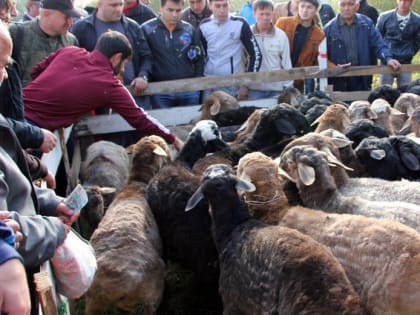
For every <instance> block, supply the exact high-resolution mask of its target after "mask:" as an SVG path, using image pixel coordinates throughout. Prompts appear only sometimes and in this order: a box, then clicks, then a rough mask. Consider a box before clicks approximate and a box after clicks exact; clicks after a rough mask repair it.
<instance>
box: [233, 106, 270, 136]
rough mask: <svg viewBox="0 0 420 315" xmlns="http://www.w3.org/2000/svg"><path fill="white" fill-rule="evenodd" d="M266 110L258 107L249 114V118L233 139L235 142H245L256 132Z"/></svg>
mask: <svg viewBox="0 0 420 315" xmlns="http://www.w3.org/2000/svg"><path fill="white" fill-rule="evenodd" d="M264 110H266V109H264V108H261V109H257V110H255V111H254V112H253V113H252V114H251V115H249V117H248V119H247V120H246V121H245V122H244V123H243V124H242V125H241V127H240V128H239V129H238V130H237V135H236V137H235V139H234V140H233V141H232V142H233V143H242V142H244V141H245V140H246V139H247V138H248V137H249V136H250V135H251V134H252V133H253V132H254V130H255V127H256V125H257V124H258V122H259V120H260V119H261V114H262V112H263V111H264Z"/></svg>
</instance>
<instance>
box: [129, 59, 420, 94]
mask: <svg viewBox="0 0 420 315" xmlns="http://www.w3.org/2000/svg"><path fill="white" fill-rule="evenodd" d="M418 71H420V65H417V64H416V65H401V70H400V71H398V72H418ZM393 72H394V71H393V70H392V69H391V68H390V67H388V66H357V67H348V68H338V67H337V68H328V69H323V70H319V68H318V67H302V68H292V69H290V70H274V71H260V72H246V73H240V74H235V75H227V76H214V77H199V78H191V79H183V80H172V81H162V82H151V83H149V86H148V88H147V90H146V91H145V92H144V93H143V94H144V95H151V94H164V93H174V92H186V91H200V90H205V89H210V88H220V87H225V86H240V85H247V84H249V83H253V82H258V83H266V82H276V81H285V80H296V79H304V78H325V77H335V76H339V77H340V76H360V75H373V74H377V73H393ZM398 72H396V73H398ZM131 92H132V91H131Z"/></svg>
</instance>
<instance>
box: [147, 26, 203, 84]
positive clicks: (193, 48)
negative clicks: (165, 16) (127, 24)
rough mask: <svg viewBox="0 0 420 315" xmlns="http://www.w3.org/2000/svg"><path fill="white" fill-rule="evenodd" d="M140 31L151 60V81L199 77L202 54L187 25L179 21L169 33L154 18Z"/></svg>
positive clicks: (192, 29) (193, 32)
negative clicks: (150, 52) (145, 41)
mask: <svg viewBox="0 0 420 315" xmlns="http://www.w3.org/2000/svg"><path fill="white" fill-rule="evenodd" d="M141 28H142V30H143V32H144V35H145V37H146V39H147V42H148V44H149V47H150V49H151V51H152V56H153V66H152V71H151V73H150V79H151V81H166V80H177V79H185V78H193V77H200V76H203V69H204V56H203V50H202V47H201V45H200V43H199V42H198V41H197V39H196V36H195V35H194V34H195V31H194V28H193V26H192V25H191V24H190V23H187V22H185V21H182V20H181V21H179V22H178V24H177V25H176V27H175V29H174V30H173V31H172V32H169V31H168V29H167V28H166V26H165V25H164V24H163V23H162V21H161V20H160V18H154V19H152V20H150V21H147V22H146V23H144V24H142V26H141Z"/></svg>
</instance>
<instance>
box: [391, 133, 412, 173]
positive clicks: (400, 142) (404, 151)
mask: <svg viewBox="0 0 420 315" xmlns="http://www.w3.org/2000/svg"><path fill="white" fill-rule="evenodd" d="M389 140H390V142H391V145H392V146H393V147H394V149H395V150H396V151H397V152H398V155H399V157H400V159H401V163H402V165H403V167H404V170H405V172H404V174H402V177H404V178H406V179H408V180H420V143H417V142H416V141H414V140H412V139H411V138H410V137H407V136H393V137H390V138H389Z"/></svg>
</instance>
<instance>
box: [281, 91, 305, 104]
mask: <svg viewBox="0 0 420 315" xmlns="http://www.w3.org/2000/svg"><path fill="white" fill-rule="evenodd" d="M304 100H305V96H304V95H303V94H302V93H301V92H300V91H299V89H297V88H295V87H288V88H285V89H284V90H283V91H282V92H281V93H280V95H279V96H278V97H277V104H281V103H286V104H289V105H291V106H293V107H294V108H296V109H298V108H299V106H300V104H301V103H302V102H303V101H304Z"/></svg>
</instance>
